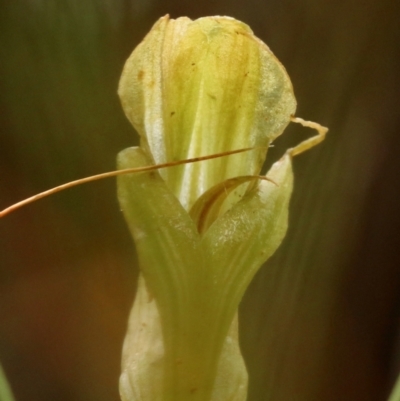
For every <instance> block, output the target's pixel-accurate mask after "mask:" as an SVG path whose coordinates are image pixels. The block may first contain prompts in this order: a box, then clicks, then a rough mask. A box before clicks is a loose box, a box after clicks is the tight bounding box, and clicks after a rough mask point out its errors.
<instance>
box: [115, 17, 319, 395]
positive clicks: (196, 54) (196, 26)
mask: <svg viewBox="0 0 400 401" xmlns="http://www.w3.org/2000/svg"><path fill="white" fill-rule="evenodd" d="M119 95H120V98H121V102H122V106H123V108H124V111H125V114H126V115H127V117H128V119H129V120H130V122H131V123H132V124H133V126H134V127H135V129H136V130H137V131H138V133H139V135H140V141H141V143H140V147H138V148H129V149H126V150H124V151H122V152H121V153H120V154H119V156H118V167H119V168H120V169H125V168H133V167H141V166H147V165H149V164H162V163H169V162H171V163H173V162H175V161H177V160H183V159H188V158H193V157H198V156H204V155H211V154H216V153H221V152H226V151H230V150H235V149H241V148H252V150H250V151H248V152H244V153H240V154H236V155H231V156H227V157H221V158H218V159H214V160H208V161H204V162H201V163H193V164H187V165H181V166H174V167H169V168H165V169H160V170H159V171H150V172H143V173H139V174H131V175H124V176H120V177H119V178H118V197H119V201H120V205H121V209H122V211H123V213H124V215H125V218H126V221H127V223H128V225H129V228H130V231H131V233H132V236H133V238H134V241H135V244H136V247H137V251H138V256H139V263H140V269H141V275H140V278H139V284H138V292H137V296H136V299H135V302H134V305H133V308H132V311H131V315H130V320H129V327H128V332H127V335H126V338H125V342H124V348H123V359H122V374H121V378H120V393H121V397H122V400H123V401H190V400H193V401H228V400H229V401H244V400H245V399H246V393H247V373H246V368H245V365H244V362H243V358H242V356H241V353H240V349H239V345H238V321H237V309H238V305H239V303H240V300H241V298H242V296H243V294H244V292H245V290H246V288H247V286H248V284H249V283H250V281H251V279H252V278H253V276H254V274H255V273H256V271H257V270H258V269H259V267H260V266H261V265H262V263H264V262H265V261H266V260H267V259H268V258H269V257H270V256H271V255H272V254H273V253H274V252H275V250H276V249H277V247H278V246H279V245H280V243H281V241H282V239H283V237H284V235H285V232H286V229H287V220H288V205H289V200H290V196H291V192H292V182H293V175H292V167H291V157H292V155H294V154H297V153H300V152H301V151H303V150H306V149H308V148H309V147H311V146H313V145H314V144H316V143H318V142H320V141H321V140H322V139H323V136H324V134H325V132H326V130H325V129H323V128H321V127H320V135H319V136H317V137H314V138H311V139H310V140H308V141H307V143H305V144H304V143H303V144H300V145H299V147H296V148H294V149H291V150H289V151H288V152H287V153H286V154H285V155H284V156H283V157H282V159H281V160H279V161H278V162H277V163H275V164H274V165H273V166H272V168H271V169H270V171H269V172H268V174H267V177H260V176H259V174H260V170H261V167H262V165H263V163H264V160H265V157H266V150H267V148H268V146H269V145H270V144H271V142H272V141H273V140H274V139H275V138H276V137H277V136H279V135H280V134H281V133H282V132H283V130H284V129H285V127H286V126H287V124H288V123H289V122H290V121H291V120H295V121H297V122H300V123H302V124H303V125H308V126H312V127H316V124H315V123H307V122H305V121H304V120H301V119H295V118H294V117H293V115H294V112H295V109H296V101H295V98H294V94H293V89H292V85H291V82H290V79H289V77H288V75H287V73H286V71H285V69H284V67H283V66H282V65H281V64H280V62H279V61H278V60H277V59H276V57H275V56H274V55H273V54H272V52H271V51H270V50H269V48H268V47H267V46H266V45H265V44H264V43H263V42H261V41H260V40H259V39H257V38H256V37H255V36H254V35H253V32H252V31H251V30H250V28H249V27H248V26H247V25H245V24H243V23H242V22H239V21H237V20H235V19H233V18H229V17H207V18H201V19H198V20H195V21H192V20H190V19H188V18H179V19H176V20H172V19H169V17H168V16H166V17H163V18H161V19H160V20H159V21H158V22H157V23H156V24H155V25H154V26H153V28H152V30H151V31H150V33H149V34H148V35H147V36H146V37H145V39H144V40H143V42H142V43H141V44H139V46H138V47H137V48H136V49H135V50H134V52H133V53H132V55H131V56H130V57H129V59H128V60H127V62H126V64H125V67H124V70H123V73H122V77H121V80H120V85H119ZM317 128H318V126H317Z"/></svg>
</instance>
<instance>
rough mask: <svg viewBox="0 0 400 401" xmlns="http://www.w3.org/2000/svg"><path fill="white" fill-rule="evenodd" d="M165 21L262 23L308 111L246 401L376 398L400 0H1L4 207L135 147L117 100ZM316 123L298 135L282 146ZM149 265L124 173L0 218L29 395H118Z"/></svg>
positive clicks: (18, 375)
mask: <svg viewBox="0 0 400 401" xmlns="http://www.w3.org/2000/svg"><path fill="white" fill-rule="evenodd" d="M166 13H170V15H171V16H172V17H173V18H176V17H179V16H189V17H191V18H198V17H201V16H207V15H217V14H219V15H229V16H232V17H235V18H237V19H240V20H242V21H244V22H246V23H248V24H249V25H250V26H251V27H252V29H253V30H254V32H255V33H256V35H257V36H259V37H260V38H261V39H263V40H264V41H265V42H266V43H267V44H268V45H269V46H270V48H271V49H272V51H273V52H274V53H275V54H276V55H277V57H278V58H279V59H280V60H281V61H282V63H283V64H284V65H285V67H286V69H287V70H288V72H289V75H290V76H291V79H292V81H293V85H294V88H295V93H296V96H297V100H298V103H299V106H298V113H297V115H298V116H301V117H303V118H306V119H311V120H314V121H318V122H320V123H322V124H324V125H327V126H329V128H330V132H329V136H328V138H327V139H326V141H325V142H324V143H323V144H322V145H321V146H319V147H318V148H315V149H313V150H312V151H310V152H309V153H308V154H304V155H301V156H299V157H298V158H297V159H296V160H295V163H294V164H295V173H296V183H295V193H294V196H293V200H292V204H291V221H290V229H289V232H288V235H287V238H286V240H285V242H284V244H283V246H282V247H281V248H280V249H279V251H278V252H277V253H276V254H275V256H274V257H273V258H272V260H270V261H269V263H268V264H267V265H266V266H264V267H263V268H262V269H261V270H260V272H259V274H258V275H257V276H256V278H255V280H254V282H253V283H252V285H251V286H250V288H249V291H248V293H247V294H246V296H245V299H244V301H243V303H242V306H241V309H240V313H241V342H242V349H243V353H244V356H245V359H246V362H247V365H248V370H249V373H250V386H249V401H319V400H324V401H333V400H335V401H337V400H341V401H347V400H348V401H361V400H362V401H380V400H385V399H386V398H387V395H388V392H389V390H390V386H391V385H392V383H393V380H394V378H395V377H396V375H397V372H398V370H399V364H398V351H399V341H398V338H399V336H398V329H399V315H400V310H399V306H400V305H399V301H400V234H399V232H400V210H399V207H400V202H399V200H400V177H399V174H400V114H399V103H400V101H399V96H400V74H399V72H400V29H399V21H400V7H399V2H398V1H396V0H381V1H376V0H364V1H363V2H361V1H358V0H269V1H262V0H246V1H244V0H202V1H201V2H200V1H199V2H194V1H188V0H169V1H168V0H57V1H55V0H53V1H50V0H47V1H46V0H12V1H9V0H1V1H0V208H3V207H6V206H8V205H10V204H11V203H14V202H16V201H19V200H21V199H23V198H25V197H28V196H30V195H32V194H35V193H37V192H39V191H42V190H45V189H47V188H50V187H52V186H55V185H58V184H60V183H64V182H66V181H69V180H73V179H76V178H80V177H84V176H87V175H91V174H94V173H99V172H103V171H108V170H112V169H114V165H115V157H116V154H117V152H118V151H119V150H121V149H123V148H126V147H128V146H132V145H134V144H136V143H137V137H136V134H135V133H134V131H133V129H132V128H131V127H130V125H129V123H128V121H127V120H126V119H125V117H124V115H123V112H122V109H121V107H120V104H119V100H118V97H117V94H116V88H117V84H118V79H119V75H120V73H121V69H122V66H123V63H124V61H125V59H126V58H127V57H128V55H129V54H130V52H131V51H132V50H133V48H134V47H135V46H136V45H137V44H138V43H139V42H140V40H141V39H142V38H143V36H144V35H145V34H146V33H147V32H148V31H149V29H150V28H151V26H152V24H153V23H154V22H155V21H156V19H157V18H158V17H160V16H162V15H164V14H166ZM307 134H309V132H308V131H307V130H305V129H301V127H296V126H291V127H289V128H288V129H287V131H286V134H285V135H284V137H281V138H280V139H279V140H278V141H277V144H276V147H275V148H274V149H273V152H271V157H272V158H275V159H276V158H277V157H279V155H280V154H282V153H283V151H284V149H285V148H286V147H288V146H291V145H293V144H295V143H297V142H298V141H299V140H300V139H303V138H304V137H305V136H306V135H307ZM136 277H137V262H136V256H135V251H134V247H133V245H132V242H131V239H130V236H129V234H128V230H127V228H126V227H125V223H124V221H123V219H122V216H121V214H120V212H119V208H118V204H117V200H116V195H115V182H114V180H113V179H111V180H105V181H100V182H96V183H91V184H88V185H86V186H82V187H77V188H75V189H72V190H69V191H66V192H64V193H60V194H57V195H55V196H53V197H51V198H48V199H44V200H42V201H40V202H37V203H36V204H33V205H30V206H28V207H26V208H24V209H21V210H19V211H17V212H15V213H14V214H12V215H9V216H7V217H6V218H4V219H3V220H1V221H0V360H1V362H2V364H3V366H4V369H5V371H6V373H7V376H8V378H9V380H10V382H11V385H12V388H13V390H14V393H15V396H16V399H17V401H39V400H40V401H53V400H58V401H117V400H118V399H119V397H118V375H119V364H120V354H121V346H122V341H123V337H124V332H125V328H126V320H127V316H128V313H129V309H130V306H131V304H132V300H133V297H134V291H135V282H136Z"/></svg>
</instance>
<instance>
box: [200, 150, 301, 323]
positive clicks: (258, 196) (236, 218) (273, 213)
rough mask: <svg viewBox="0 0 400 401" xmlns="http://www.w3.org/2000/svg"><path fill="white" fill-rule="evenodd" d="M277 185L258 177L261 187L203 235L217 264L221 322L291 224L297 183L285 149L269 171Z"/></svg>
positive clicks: (215, 272) (204, 242)
mask: <svg viewBox="0 0 400 401" xmlns="http://www.w3.org/2000/svg"><path fill="white" fill-rule="evenodd" d="M268 177H270V178H271V179H272V180H273V181H274V182H276V183H277V184H278V185H274V184H273V183H270V182H266V181H260V183H259V186H258V189H254V190H253V191H251V192H249V193H248V194H247V195H246V196H244V197H243V199H242V200H241V201H240V202H238V203H237V204H236V205H235V206H233V207H232V208H231V209H230V210H228V211H227V212H226V213H225V214H224V215H222V216H221V217H219V218H218V219H217V220H216V221H215V223H214V224H213V225H212V226H211V227H210V228H209V229H208V231H207V232H206V234H205V235H204V237H203V240H202V241H203V245H204V247H205V248H206V249H208V251H209V256H210V261H209V263H210V264H211V265H212V266H213V267H214V271H213V280H214V283H215V285H216V286H218V287H219V288H220V289H221V291H220V293H219V297H218V306H216V308H218V309H220V310H221V311H223V312H222V314H221V316H220V318H219V321H220V324H221V325H226V324H229V323H228V322H229V321H230V319H232V316H233V315H234V313H235V311H236V309H237V307H238V305H239V302H240V300H241V298H242V296H243V294H244V292H245V290H246V288H247V286H248V285H249V283H250V281H251V279H252V278H253V277H254V275H255V273H256V272H257V270H258V269H259V268H260V266H261V265H262V264H263V263H264V262H265V261H266V260H268V258H269V257H270V256H271V255H272V254H273V253H274V252H275V250H276V249H277V248H278V246H279V245H280V244H281V242H282V240H283V238H284V236H285V233H286V230H287V225H288V209H289V201H290V196H291V193H292V188H293V173H292V163H291V158H290V156H288V155H285V156H284V157H283V158H282V159H281V160H280V161H278V162H277V163H275V164H274V165H273V166H272V168H271V170H270V171H269V172H268Z"/></svg>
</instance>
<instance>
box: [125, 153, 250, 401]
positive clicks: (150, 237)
mask: <svg viewBox="0 0 400 401" xmlns="http://www.w3.org/2000/svg"><path fill="white" fill-rule="evenodd" d="M118 159H119V160H118V161H119V163H118V164H119V167H120V168H127V167H139V166H143V165H148V164H149V161H148V160H147V158H146V156H145V155H144V153H143V151H141V150H140V149H138V148H131V149H126V150H125V151H123V152H121V153H120V155H119V158H118ZM118 197H119V201H120V204H121V208H122V210H123V212H124V215H125V218H126V220H127V222H128V225H129V228H130V230H131V232H132V235H133V237H134V239H135V243H136V247H137V250H138V255H139V262H140V267H141V270H142V272H143V276H144V279H145V281H146V286H147V288H148V290H149V292H150V294H151V295H152V296H154V298H155V302H156V305H157V310H158V312H159V315H160V321H161V327H162V334H163V345H164V352H165V355H164V356H163V357H162V360H161V363H162V365H163V367H162V374H160V371H159V369H158V368H157V365H154V364H152V363H151V362H149V360H151V358H152V357H154V354H152V353H151V352H148V350H149V348H145V347H142V348H143V352H144V353H145V354H146V353H147V355H144V356H143V358H144V359H143V358H139V359H140V361H138V360H137V359H136V362H135V360H133V362H132V358H134V357H132V355H131V356H129V353H132V352H134V351H133V350H131V349H128V350H127V351H126V352H127V356H126V357H124V361H125V362H124V364H125V365H124V366H127V368H126V372H125V373H126V374H124V375H123V377H122V378H121V382H122V385H123V386H124V390H121V393H123V394H128V396H129V394H133V393H134V390H132V389H126V388H125V386H128V387H129V386H134V387H135V386H136V384H135V383H141V386H144V384H143V383H144V381H145V380H146V377H147V379H148V380H152V377H153V375H151V374H150V373H149V369H150V370H151V369H155V372H154V375H155V376H156V377H158V378H159V377H160V375H162V377H163V379H162V381H163V387H162V388H161V389H160V388H158V389H157V392H158V397H161V398H156V399H160V400H163V401H187V400H193V401H210V400H213V401H214V400H215V401H225V400H226V399H227V398H226V397H225V398H223V399H214V398H211V397H212V394H213V392H215V391H217V388H218V389H219V390H218V391H217V394H219V396H221V397H222V394H226V393H227V392H229V391H230V392H232V389H235V387H236V386H240V388H243V383H245V382H246V377H247V376H246V374H245V373H244V378H243V372H245V370H244V365H243V361H242V358H241V356H240V352H239V351H238V348H235V347H232V346H231V345H230V344H229V342H228V345H226V339H227V335H228V331H229V327H230V326H231V324H232V320H233V317H234V315H232V316H231V319H230V321H229V322H227V323H226V325H225V326H222V325H220V323H219V321H218V320H217V319H216V317H217V316H220V315H221V313H222V311H220V310H219V309H218V308H217V309H216V299H217V296H218V293H219V292H220V289H219V288H217V287H215V283H214V281H213V277H212V274H210V273H211V272H212V266H211V265H210V263H209V262H210V259H209V255H208V252H207V250H206V249H204V247H203V245H202V244H201V240H200V236H199V234H198V232H197V230H196V226H195V224H194V222H193V221H192V219H191V218H190V216H189V215H188V213H187V212H186V211H185V210H184V209H183V207H182V206H181V204H180V203H179V201H178V200H177V199H176V197H175V196H174V194H173V193H172V192H171V191H170V190H169V189H168V187H167V186H166V184H165V182H164V181H163V180H162V179H161V178H160V176H159V174H158V173H157V172H150V173H139V174H131V175H126V176H121V177H119V178H118ZM141 291H142V293H143V289H141ZM142 293H139V294H142ZM139 299H142V298H139ZM137 308H139V311H138V309H136V310H135V308H134V309H133V311H132V314H133V317H131V320H133V321H134V322H135V321H137V320H138V318H137V316H140V315H142V316H143V314H149V315H154V313H155V312H154V305H152V304H151V303H150V302H148V304H146V303H143V302H141V304H140V307H139V306H138V307H137ZM135 316H136V317H135ZM153 323H154V324H153V326H152V327H154V330H155V331H157V330H159V329H157V327H159V325H158V324H157V323H156V322H153ZM146 324H148V322H146ZM136 326H137V327H136V329H138V328H139V327H140V326H138V325H136ZM130 333H131V334H129V335H130V336H132V335H135V334H132V333H134V330H133V329H132V330H130ZM137 336H138V337H137V338H136V339H135V338H133V337H132V338H131V339H126V341H128V343H131V344H139V343H140V341H142V340H143V337H140V335H139V334H137ZM230 337H231V338H232V335H231V336H230ZM150 338H151V336H149V341H150ZM158 341H159V340H158ZM236 341H237V340H236ZM224 344H225V345H224ZM236 347H237V345H236ZM127 348H129V345H127ZM223 349H225V352H229V351H232V354H230V355H226V356H225V357H224V358H223V359H222V362H221V352H223ZM136 352H141V351H139V350H137V351H136ZM156 357H157V355H156ZM129 361H131V362H129ZM233 361H236V362H235V363H233ZM129 365H131V366H136V367H137V366H141V369H143V371H142V372H140V374H139V373H138V372H137V371H135V370H130V369H129ZM130 374H131V375H135V374H136V375H139V376H140V377H139V376H138V378H137V379H131V378H130V377H129V375H130ZM217 376H218V378H217ZM219 376H220V377H219ZM226 377H232V378H233V377H241V380H238V383H236V384H235V383H233V387H232V386H231V387H229V386H227V385H226ZM224 389H225V390H224ZM141 391H142V390H141ZM146 391H147V390H143V391H142V392H144V393H146ZM147 393H148V392H147ZM147 393H146V394H147ZM242 393H243V390H242ZM128 399H129V398H127V400H128ZM137 399H138V400H143V401H153V400H152V399H146V398H137ZM133 400H136V399H135V398H133ZM238 400H239V399H238ZM129 401H132V399H129Z"/></svg>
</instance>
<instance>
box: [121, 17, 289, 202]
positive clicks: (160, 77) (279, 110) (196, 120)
mask: <svg viewBox="0 0 400 401" xmlns="http://www.w3.org/2000/svg"><path fill="white" fill-rule="evenodd" d="M119 95H120V97H121V101H122V105H123V107H124V110H125V113H126V115H127V117H128V118H129V120H130V121H131V122H132V124H133V125H134V127H135V128H136V129H137V130H138V132H139V134H140V136H141V140H142V146H143V147H144V148H145V149H147V151H148V152H149V153H150V154H151V156H152V157H153V159H154V161H155V162H156V163H164V162H168V161H175V160H182V159H186V158H191V157H196V156H203V155H207V154H214V153H219V152H223V151H228V150H232V149H240V148H246V147H259V146H260V147H265V149H258V150H257V151H254V152H249V153H243V154H240V155H235V156H231V157H229V158H220V159H216V160H212V161H208V162H206V163H200V164H190V165H185V166H179V167H174V168H170V169H168V170H164V171H162V172H161V175H162V176H163V178H164V179H165V180H166V182H167V185H168V186H169V187H170V188H171V189H172V191H173V193H174V194H175V195H176V196H177V197H178V198H179V200H180V201H181V203H182V205H183V206H184V208H185V209H186V210H188V209H189V208H190V207H191V206H192V205H193V203H194V202H195V201H196V199H197V198H198V197H199V196H200V195H201V194H203V193H204V192H205V191H206V190H208V189H209V188H211V187H212V186H214V185H215V184H217V183H219V182H221V181H224V180H226V179H228V178H232V177H236V176H243V175H254V174H258V172H259V170H260V168H261V166H262V163H263V161H264V159H265V154H266V148H267V147H268V145H269V144H270V142H271V141H272V140H273V139H274V138H276V137H277V136H278V135H280V134H281V133H282V132H283V130H284V128H285V127H286V125H287V124H288V123H289V121H290V116H291V115H292V114H293V113H294V111H295V108H296V101H295V98H294V95H293V89H292V85H291V82H290V79H289V77H288V75H287V73H286V71H285V69H284V67H283V66H282V65H281V63H280V62H279V61H278V60H277V59H276V57H275V56H274V55H273V54H272V52H271V51H270V50H269V48H268V47H267V46H266V45H265V44H264V43H262V42H261V41H260V40H259V39H257V38H256V37H255V36H254V34H253V32H252V31H251V29H250V28H249V27H248V26H247V25H246V24H244V23H242V22H239V21H237V20H235V19H233V18H229V17H207V18H200V19H198V20H195V21H192V20H190V19H188V18H178V19H177V20H171V19H169V18H168V16H167V17H163V18H161V19H160V20H159V21H158V22H157V23H156V24H155V25H154V27H153V29H152V30H151V31H150V33H149V34H148V35H147V36H146V38H145V39H144V41H143V42H142V43H141V44H140V45H139V46H138V47H137V48H136V50H135V51H134V52H133V53H132V55H131V56H130V58H129V59H128V60H127V62H126V64H125V67H124V71H123V74H122V77H121V81H120V86H119ZM240 190H241V191H244V190H245V189H243V188H241V189H240Z"/></svg>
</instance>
